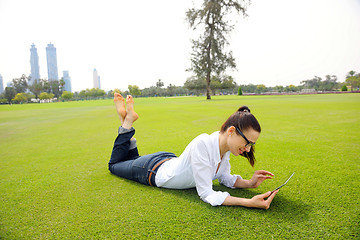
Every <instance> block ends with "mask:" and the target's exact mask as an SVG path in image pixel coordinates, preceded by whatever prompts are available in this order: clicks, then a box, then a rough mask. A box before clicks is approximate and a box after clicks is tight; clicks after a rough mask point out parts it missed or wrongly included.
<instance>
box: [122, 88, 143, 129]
mask: <svg viewBox="0 0 360 240" xmlns="http://www.w3.org/2000/svg"><path fill="white" fill-rule="evenodd" d="M126 105H127V106H126V116H125V119H124V122H123V124H122V126H123V128H126V129H130V128H131V127H132V124H133V123H134V122H135V121H136V120H137V119H138V118H139V115H138V114H137V113H136V112H135V111H134V99H133V97H132V96H131V95H128V96H127V97H126Z"/></svg>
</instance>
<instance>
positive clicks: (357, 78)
mask: <svg viewBox="0 0 360 240" xmlns="http://www.w3.org/2000/svg"><path fill="white" fill-rule="evenodd" d="M345 83H346V84H348V85H350V86H351V90H354V89H359V87H360V73H358V74H357V73H356V72H355V71H350V72H349V73H348V75H347V76H346V81H345Z"/></svg>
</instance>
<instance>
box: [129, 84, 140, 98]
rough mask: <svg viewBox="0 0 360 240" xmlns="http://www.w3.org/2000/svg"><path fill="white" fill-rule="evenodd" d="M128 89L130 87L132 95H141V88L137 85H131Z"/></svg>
mask: <svg viewBox="0 0 360 240" xmlns="http://www.w3.org/2000/svg"><path fill="white" fill-rule="evenodd" d="M128 89H129V92H130V95H132V96H139V95H141V92H140V88H139V87H138V86H136V85H129V86H128Z"/></svg>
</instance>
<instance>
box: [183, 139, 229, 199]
mask: <svg viewBox="0 0 360 240" xmlns="http://www.w3.org/2000/svg"><path fill="white" fill-rule="evenodd" d="M208 152H209V151H207V149H206V145H205V143H204V142H202V141H201V139H199V141H198V142H197V143H196V144H194V145H193V146H192V149H191V156H190V159H191V168H192V172H193V175H194V180H195V184H196V190H197V193H198V194H199V196H200V198H201V200H203V201H204V202H206V203H209V204H211V205H212V206H219V205H221V204H222V203H223V202H224V201H225V199H226V198H227V197H228V196H229V195H230V194H229V193H227V192H220V191H214V190H213V189H212V174H213V173H212V166H211V164H210V162H209V158H210V156H209V153H208ZM235 181H236V180H235Z"/></svg>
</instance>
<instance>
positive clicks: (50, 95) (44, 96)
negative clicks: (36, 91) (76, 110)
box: [39, 92, 55, 100]
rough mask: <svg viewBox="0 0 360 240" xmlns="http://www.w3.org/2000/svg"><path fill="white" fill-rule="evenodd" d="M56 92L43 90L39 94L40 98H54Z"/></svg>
mask: <svg viewBox="0 0 360 240" xmlns="http://www.w3.org/2000/svg"><path fill="white" fill-rule="evenodd" d="M54 96H55V95H54V94H53V93H47V92H42V93H40V95H39V98H40V100H47V99H53V98H54Z"/></svg>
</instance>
